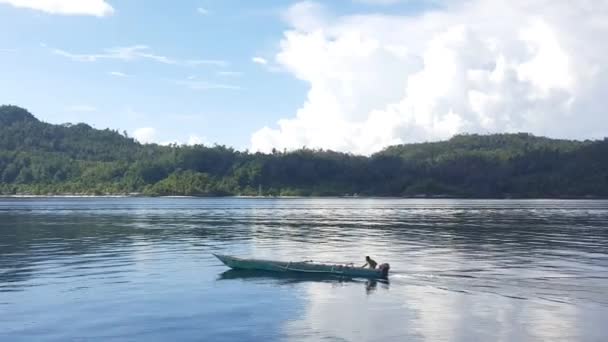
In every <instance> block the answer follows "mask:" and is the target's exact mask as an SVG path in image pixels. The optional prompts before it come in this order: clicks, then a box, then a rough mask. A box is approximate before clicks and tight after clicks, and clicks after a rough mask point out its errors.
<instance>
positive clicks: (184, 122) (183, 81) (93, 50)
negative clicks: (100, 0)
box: [0, 0, 370, 148]
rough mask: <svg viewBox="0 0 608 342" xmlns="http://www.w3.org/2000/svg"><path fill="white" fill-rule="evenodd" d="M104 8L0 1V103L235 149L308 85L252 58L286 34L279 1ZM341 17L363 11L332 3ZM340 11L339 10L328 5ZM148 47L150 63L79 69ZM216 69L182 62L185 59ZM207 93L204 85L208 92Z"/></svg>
mask: <svg viewBox="0 0 608 342" xmlns="http://www.w3.org/2000/svg"><path fill="white" fill-rule="evenodd" d="M142 3H143V2H142V1H135V0H121V1H111V0H110V1H109V4H110V5H111V6H112V7H113V8H114V12H113V13H112V14H111V15H107V16H104V17H96V16H91V15H58V14H51V13H47V12H44V11H39V10H32V9H24V8H17V7H13V6H11V5H9V4H0V18H1V19H0V32H2V33H0V49H2V51H3V52H0V74H1V75H2V78H1V79H0V94H1V95H0V100H1V102H2V103H10V104H16V105H19V106H23V107H25V108H27V109H29V110H30V111H32V112H33V113H34V114H35V115H36V116H37V117H39V118H40V119H42V120H44V121H48V122H51V123H63V122H87V123H90V124H92V125H93V126H94V127H97V128H105V127H110V128H113V129H119V130H120V131H122V130H127V131H128V132H134V131H135V130H136V129H138V128H141V127H153V128H155V130H156V136H155V139H156V140H157V141H159V142H164V141H171V140H179V141H182V142H185V141H187V140H188V138H189V136H191V135H195V136H198V137H201V138H204V139H205V140H206V141H207V142H211V143H212V142H217V143H221V144H227V145H230V146H234V147H237V148H246V147H248V146H249V140H250V136H251V134H252V133H253V132H254V131H256V130H257V129H259V128H261V127H263V126H265V125H273V124H274V123H275V122H276V121H277V120H278V119H279V118H281V117H284V116H287V115H291V114H293V113H294V112H295V111H296V110H297V108H298V106H300V105H301V103H302V102H303V101H304V100H305V95H306V85H305V84H304V83H303V82H302V81H299V80H297V79H296V78H295V77H293V76H292V75H290V74H289V73H286V72H282V71H281V70H271V68H269V67H268V66H264V65H260V64H257V63H254V62H252V58H254V57H261V58H264V59H268V60H271V59H272V58H273V55H274V53H276V50H277V45H278V43H279V40H280V38H281V36H282V34H283V31H284V30H285V29H286V23H285V22H284V20H282V19H281V14H282V13H283V12H284V11H285V10H286V9H287V8H289V6H290V3H289V2H287V1H234V0H233V1H196V0H195V1H190V0H180V1H171V2H168V1H164V0H147V1H146V2H145V6H142ZM335 5H336V7H339V8H340V10H341V11H356V10H366V9H369V8H370V6H369V5H366V4H357V3H351V2H349V1H337V2H336V4H335ZM338 5H339V6H338ZM139 45H141V46H146V47H147V48H146V49H145V50H144V49H142V51H143V52H145V53H149V54H154V55H156V56H163V57H166V58H169V59H172V60H175V61H179V63H176V64H167V63H162V62H158V61H154V60H152V59H149V58H134V59H133V60H123V59H118V58H116V59H110V58H108V59H103V58H102V59H99V60H96V61H92V62H87V61H78V60H74V59H71V58H68V57H66V56H65V55H62V54H60V53H59V52H60V51H63V52H67V53H70V54H74V55H94V54H104V53H106V52H104V51H106V50H107V49H112V48H117V47H123V48H124V47H133V46H139ZM193 60H211V61H217V63H210V64H200V65H180V63H181V62H183V63H184V64H187V61H193ZM206 88H207V89H206Z"/></svg>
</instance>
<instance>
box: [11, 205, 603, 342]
mask: <svg viewBox="0 0 608 342" xmlns="http://www.w3.org/2000/svg"><path fill="white" fill-rule="evenodd" d="M211 253H226V254H235V255H240V256H255V257H263V258H276V259H284V260H294V261H296V260H307V259H315V260H319V261H338V262H350V261H352V262H357V263H361V264H363V263H364V260H363V258H364V256H365V255H371V256H373V257H374V258H375V259H376V260H377V261H379V262H389V263H390V264H391V267H392V269H391V271H392V275H391V277H390V282H389V283H383V282H370V281H366V280H363V279H337V278H321V279H318V278H299V277H277V276H271V275H268V274H264V273H242V272H234V271H227V268H226V267H224V266H223V265H221V264H220V262H219V261H217V260H216V259H215V258H214V257H213V256H212V255H211ZM607 319H608V202H606V201H544V200H543V201H540V200H539V201H515V200H513V201H511V200H509V201H468V200H467V201H464V200H394V199H187V198H180V199H177V198H163V199H135V198H128V199H116V198H114V199H113V198H108V199H90V198H89V199H0V340H1V341H113V340H116V341H122V340H129V341H132V340H141V341H167V340H173V341H376V340H377V341H397V340H399V341H404V340H408V341H547V340H551V341H561V340H563V341H606V340H608V324H606V322H608V321H607Z"/></svg>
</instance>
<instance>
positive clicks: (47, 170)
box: [0, 106, 608, 198]
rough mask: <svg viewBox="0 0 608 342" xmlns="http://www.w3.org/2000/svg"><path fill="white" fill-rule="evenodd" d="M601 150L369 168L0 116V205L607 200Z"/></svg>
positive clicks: (484, 151) (519, 150) (380, 158)
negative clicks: (7, 201)
mask: <svg viewBox="0 0 608 342" xmlns="http://www.w3.org/2000/svg"><path fill="white" fill-rule="evenodd" d="M607 156H608V140H607V139H604V140H593V141H591V140H587V141H574V140H558V139H549V138H544V137H536V136H533V135H531V134H527V133H517V134H491V135H477V134H470V135H466V134H465V135H457V136H455V137H453V138H451V139H450V140H447V141H440V142H428V143H417V144H404V145H396V146H390V147H388V148H386V149H384V150H382V151H380V152H378V153H375V154H373V155H371V156H369V157H367V156H358V155H353V154H349V153H340V152H334V151H328V150H312V149H306V148H303V149H299V150H296V151H289V152H288V151H284V152H279V151H274V152H273V153H270V154H263V153H251V152H247V151H238V150H235V149H233V148H230V147H226V146H218V145H216V146H203V145H196V146H178V145H171V146H161V145H156V144H140V143H138V142H137V141H135V140H134V139H133V138H130V137H128V136H127V134H126V133H123V134H121V133H119V132H118V131H116V130H110V129H105V130H98V129H94V128H92V127H91V126H89V125H87V124H84V123H79V124H63V125H53V124H48V123H45V122H41V121H39V120H38V119H36V118H35V117H34V116H33V115H32V114H31V113H29V112H28V111H27V110H25V109H23V108H20V107H16V106H0V194H3V195H10V194H34V195H52V194H90V195H105V194H141V195H148V196H165V195H186V196H230V195H247V196H255V195H264V196H356V195H359V196H397V197H417V196H421V197H422V196H425V197H426V196H429V197H442V196H445V197H466V198H472V197H476V198H505V197H514V198H536V197H551V198H561V197H577V198H578V197H608V157H607Z"/></svg>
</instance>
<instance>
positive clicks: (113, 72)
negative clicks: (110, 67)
mask: <svg viewBox="0 0 608 342" xmlns="http://www.w3.org/2000/svg"><path fill="white" fill-rule="evenodd" d="M109 74H110V75H111V76H116V77H128V76H129V75H128V74H125V73H124V72H120V71H110V72H109Z"/></svg>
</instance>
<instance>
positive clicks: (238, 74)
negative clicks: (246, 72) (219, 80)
mask: <svg viewBox="0 0 608 342" xmlns="http://www.w3.org/2000/svg"><path fill="white" fill-rule="evenodd" d="M217 74H218V75H220V76H225V77H241V76H242V75H243V73H242V72H239V71H218V72H217Z"/></svg>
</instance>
